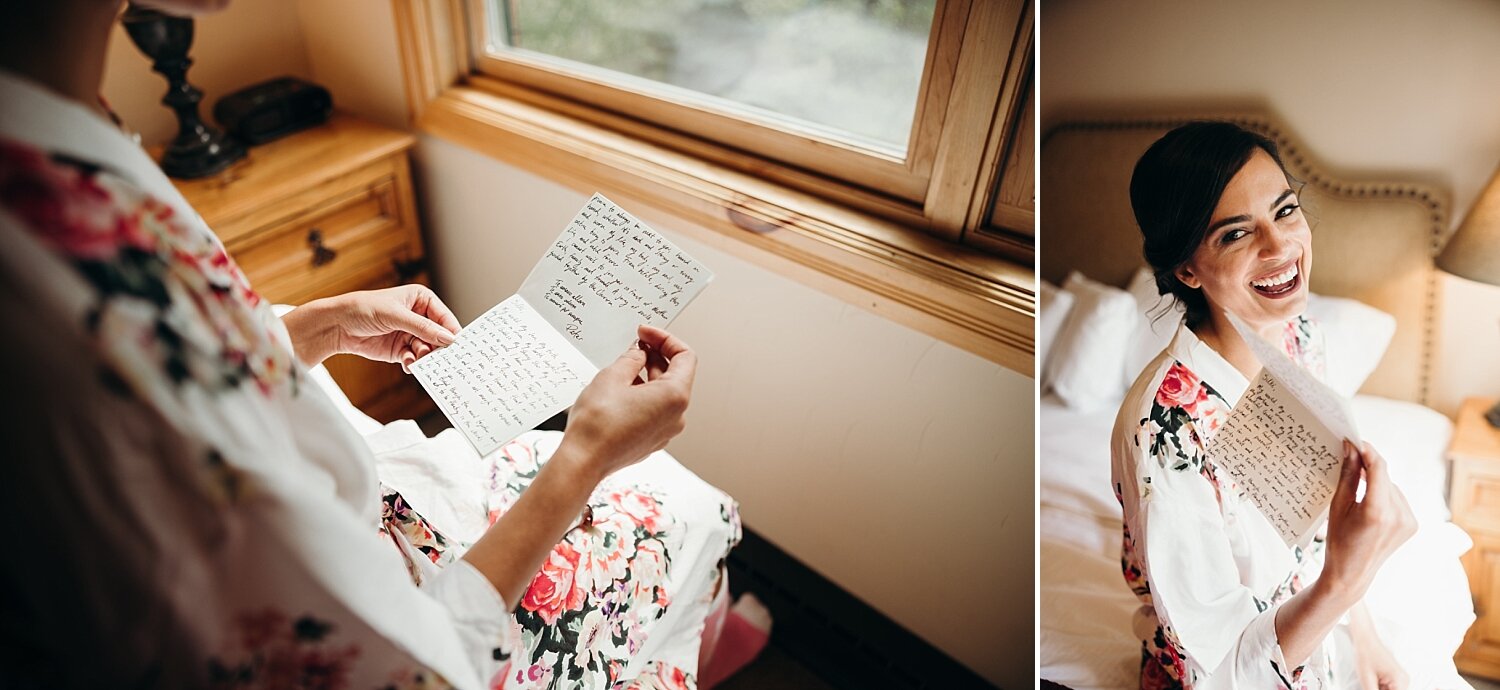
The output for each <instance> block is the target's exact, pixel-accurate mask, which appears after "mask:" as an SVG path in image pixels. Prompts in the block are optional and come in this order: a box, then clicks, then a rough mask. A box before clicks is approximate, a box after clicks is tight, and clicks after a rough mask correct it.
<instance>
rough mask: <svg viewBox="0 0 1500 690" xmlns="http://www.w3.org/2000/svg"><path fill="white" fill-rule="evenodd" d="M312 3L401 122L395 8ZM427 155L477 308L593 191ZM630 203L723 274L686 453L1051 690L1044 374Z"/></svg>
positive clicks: (766, 528) (928, 633) (506, 287)
mask: <svg viewBox="0 0 1500 690" xmlns="http://www.w3.org/2000/svg"><path fill="white" fill-rule="evenodd" d="M249 1H250V0H241V2H249ZM374 7H381V8H382V9H383V10H384V11H383V12H375V11H372V8H374ZM300 11H301V13H302V17H303V26H302V31H303V33H304V34H305V36H306V41H307V53H308V54H309V55H310V56H311V68H312V76H313V78H314V79H315V80H317V81H319V82H321V83H324V84H325V85H326V86H328V87H330V88H331V89H332V90H333V92H334V97H335V102H337V103H340V104H341V105H342V106H343V107H348V108H351V109H352V110H354V111H356V112H359V113H361V114H364V115H366V116H367V117H371V118H372V119H376V120H380V121H391V120H392V119H393V118H399V117H404V113H405V104H404V101H403V100H401V99H403V98H404V94H403V92H402V91H401V83H402V82H401V77H400V72H399V62H398V61H396V59H395V56H396V55H397V50H396V42H395V31H394V28H393V26H394V25H393V23H392V19H391V17H390V13H389V9H388V5H386V4H385V3H371V2H368V0H363V1H362V0H302V3H301V4H300ZM346 15H347V16H349V17H350V18H349V19H348V20H347V21H340V18H341V17H344V16H346ZM416 161H417V166H416V173H417V178H418V188H419V197H420V203H421V204H422V206H423V216H424V220H425V230H426V233H427V237H428V241H429V245H430V246H429V254H430V255H431V257H432V260H433V262H434V265H435V271H436V275H437V279H438V282H439V289H440V290H441V292H442V294H443V296H444V299H445V300H447V301H448V302H449V304H451V305H452V306H453V308H454V310H455V311H456V312H457V313H458V315H459V316H460V318H462V319H465V320H467V319H470V318H473V317H475V316H477V315H479V314H480V313H481V312H482V311H484V310H485V309H487V308H488V307H490V306H491V305H493V304H494V303H495V302H497V301H499V300H500V299H502V298H504V297H505V296H507V295H509V294H511V292H513V291H514V290H515V289H516V287H517V286H519V285H520V282H521V280H522V279H523V278H524V277H525V276H526V273H527V272H528V271H529V270H530V269H531V266H532V265H533V264H534V263H535V261H536V259H537V258H538V257H540V256H541V254H542V251H543V249H544V248H545V247H546V246H547V244H548V243H549V242H550V241H551V240H553V239H554V238H555V237H556V235H557V233H559V232H561V231H562V228H563V227H564V225H565V224H566V223H567V221H568V220H569V219H570V218H571V217H572V215H573V214H574V213H575V212H576V211H577V209H578V208H579V207H580V206H581V205H582V204H583V202H584V200H585V199H586V197H587V194H586V193H584V192H582V191H579V190H571V189H566V188H563V187H561V186H559V185H556V184H553V183H552V182H549V181H548V180H546V179H543V178H540V177H537V176H535V175H532V174H529V173H527V172H525V171H522V170H519V169H516V168H513V167H510V166H507V165H504V164H501V163H498V162H496V161H494V160H491V159H489V158H486V157H484V156H481V155H479V154H477V153H474V152H472V151H469V150H467V149H464V148H462V147H459V146H457V145H454V144H450V143H448V142H446V141H442V140H438V139H435V138H432V137H426V136H424V137H422V138H421V140H420V143H419V144H418V146H417V153H416ZM631 210H632V211H633V212H635V213H636V214H637V215H639V216H641V217H642V219H643V220H646V221H647V222H649V223H651V224H652V225H653V226H655V227H657V228H658V229H660V230H662V231H664V232H665V233H666V234H668V236H670V237H671V238H672V240H673V241H674V242H678V243H679V244H680V245H681V246H682V247H683V248H684V249H686V250H687V251H689V252H690V253H692V254H693V255H694V256H696V257H698V258H699V259H700V260H702V261H704V262H705V263H707V264H708V265H709V266H711V267H713V269H714V270H715V271H716V272H717V277H716V279H715V281H714V283H713V284H712V285H711V286H710V287H709V289H708V290H707V291H705V292H704V294H703V295H702V296H701V297H700V298H699V300H698V301H697V302H695V303H694V304H693V305H692V307H691V308H689V309H688V310H687V311H686V312H685V313H684V314H683V315H682V317H681V318H680V319H679V320H678V321H677V322H676V323H675V324H674V325H673V330H674V331H675V332H677V333H679V334H680V335H682V336H683V337H684V338H685V339H686V340H687V341H688V342H689V343H691V344H692V345H693V346H694V347H695V348H696V349H697V350H698V351H699V352H700V355H701V357H702V362H703V363H702V366H701V369H700V373H699V377H698V381H697V386H696V390H695V393H694V400H693V405H692V409H691V411H690V413H689V425H688V430H687V431H686V432H685V433H684V434H683V435H682V436H681V437H680V438H678V439H677V440H676V441H674V442H673V444H672V445H671V446H670V449H671V451H672V452H673V453H674V454H676V455H677V456H678V457H679V458H681V459H682V461H683V462H684V464H686V465H687V466H688V467H690V468H692V469H693V470H694V471H696V472H698V473H699V474H700V475H702V476H703V477H704V478H706V479H708V480H709V481H711V482H713V483H715V484H717V485H718V486H720V487H722V488H724V489H725V490H727V491H729V492H730V493H731V494H733V495H734V496H735V497H736V498H737V499H739V501H740V503H741V508H742V511H743V515H744V518H745V521H746V522H747V524H749V525H750V526H752V527H753V528H754V529H756V530H758V531H759V532H760V533H761V534H763V535H765V536H766V537H767V538H769V539H771V540H772V541H774V542H775V543H776V544H777V545H779V546H781V547H782V548H784V549H786V550H787V551H789V552H790V553H792V554H793V555H794V556H796V557H797V558H799V559H801V560H802V561H803V562H805V563H807V564H808V565H810V566H811V567H813V568H815V569H817V570H819V571H820V572H822V573H823V574H824V575H826V576H828V577H829V578H831V579H833V580H834V581H836V582H838V583H839V584H840V585H842V586H843V587H844V588H846V589H848V590H849V591H851V592H853V593H854V594H855V595H856V596H859V597H861V598H862V599H864V600H865V601H867V602H869V603H870V604H871V605H873V606H875V607H876V608H878V609H880V610H882V611H884V612H885V613H886V614H887V615H890V616H891V617H892V618H894V619H896V620H897V621H899V622H900V623H902V624H903V625H905V626H906V627H908V628H909V629H911V630H912V631H914V632H915V633H917V634H918V635H921V636H922V637H924V638H926V639H927V640H929V641H931V642H932V643H933V644H935V645H937V646H938V647H940V648H942V649H944V650H945V651H947V652H948V653H949V654H951V655H953V656H954V657H956V658H958V659H959V660H960V661H962V662H964V663H966V664H967V665H969V666H970V667H971V668H973V669H975V670H976V671H978V672H979V673H981V674H982V675H984V676H985V677H987V678H989V679H990V680H992V681H994V682H996V683H999V684H1001V685H1002V686H1004V687H1029V686H1032V685H1034V684H1035V670H1034V668H1035V666H1034V664H1035V660H1034V652H1033V649H1034V629H1035V628H1034V625H1035V624H1034V615H1033V614H1034V610H1035V604H1034V595H1033V592H1034V586H1033V573H1034V555H1033V554H1034V548H1035V547H1034V537H1033V535H1034V520H1033V515H1034V507H1033V506H1034V500H1035V499H1034V488H1033V487H1034V484H1035V480H1034V465H1033V460H1032V454H1033V440H1032V438H1033V426H1034V422H1033V420H1034V406H1033V403H1032V397H1033V387H1034V384H1033V381H1032V379H1031V378H1028V377H1026V376H1022V375H1019V374H1016V373H1014V372H1012V371H1009V370H1007V369H1005V368H1003V367H1001V366H999V365H997V364H994V363H991V362H988V361H985V360H983V359H980V358H978V357H976V356H974V355H971V354H969V353H967V352H964V351H962V350H959V349H956V348H954V347H951V346H949V345H947V344H945V343H942V342H938V341H936V340H934V339H933V338H930V337H928V336H925V335H923V334H921V333H918V332H916V331H913V330H910V329H908V328H905V327H903V326H900V325H897V324H895V323H892V322H889V321H885V320H883V319H881V318H879V317H876V316H874V315H872V314H870V313H867V312H865V311H862V310H860V309H857V308H854V307H850V306H849V305H846V304H844V303H842V302H839V301H838V300H835V299H833V298H830V297H828V296H827V295H825V294H823V293H820V292H818V291H815V290H812V289H809V288H807V287H805V286H803V285H802V284H800V283H797V282H794V281H792V280H788V279H787V278H784V277H782V276H781V275H780V274H778V273H775V272H772V271H768V270H766V269H764V268H761V267H759V266H758V265H756V264H754V263H752V262H750V261H746V260H745V259H744V258H741V257H740V256H737V255H736V251H743V249H737V248H738V243H737V242H736V241H734V240H729V239H724V238H722V236H720V235H716V234H713V233H711V232H710V231H708V230H706V229H703V228H699V227H694V226H693V225H691V224H689V223H687V222H684V221H682V220H679V219H676V218H671V217H666V216H663V215H660V214H656V213H653V212H652V211H651V210H649V209H642V208H633V209H631Z"/></svg>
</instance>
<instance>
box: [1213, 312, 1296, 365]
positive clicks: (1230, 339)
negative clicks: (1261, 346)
mask: <svg viewBox="0 0 1500 690" xmlns="http://www.w3.org/2000/svg"><path fill="white" fill-rule="evenodd" d="M1251 327H1252V328H1254V329H1255V331H1256V332H1257V333H1259V334H1260V337H1261V338H1263V339H1265V340H1267V341H1269V342H1273V343H1274V342H1276V341H1277V339H1278V337H1279V336H1280V328H1281V324H1277V323H1271V324H1252V325H1251ZM1191 329H1192V331H1193V334H1194V335H1196V336H1198V339H1199V340H1201V341H1203V344H1204V345H1207V346H1209V347H1210V348H1213V351H1214V352H1217V353H1219V356H1220V357H1223V358H1224V361H1226V362H1229V364H1230V365H1231V366H1233V367H1234V368H1235V369H1237V370H1239V372H1240V373H1241V374H1244V376H1245V378H1246V379H1247V380H1249V379H1253V378H1255V376H1256V374H1259V373H1260V366H1261V365H1260V360H1259V359H1256V357H1255V353H1254V352H1253V351H1251V350H1250V345H1249V344H1248V343H1246V342H1245V339H1244V338H1242V337H1240V332H1239V331H1237V330H1235V328H1234V324H1231V323H1229V317H1228V316H1226V315H1225V313H1224V312H1223V311H1222V310H1219V309H1212V310H1211V311H1210V312H1209V316H1208V318H1206V319H1204V320H1203V321H1201V322H1199V323H1198V324H1197V325H1195V326H1192V327H1191Z"/></svg>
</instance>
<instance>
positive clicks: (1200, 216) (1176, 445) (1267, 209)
mask: <svg viewBox="0 0 1500 690" xmlns="http://www.w3.org/2000/svg"><path fill="white" fill-rule="evenodd" d="M1130 197H1131V203H1132V207H1133V208H1134V211H1135V216H1136V221H1137V223H1138V224H1139V225H1140V229H1141V233H1142V234H1143V235H1144V239H1145V254H1146V258H1147V260H1148V261H1149V262H1150V264H1151V268H1152V270H1153V271H1154V273H1155V278H1156V286H1157V289H1158V290H1159V291H1160V292H1161V293H1162V294H1166V295H1172V296H1173V297H1175V298H1176V301H1177V302H1178V303H1180V304H1182V305H1183V308H1184V311H1185V314H1184V320H1183V324H1182V326H1181V327H1180V328H1179V329H1178V331H1177V333H1176V336H1175V337H1174V338H1173V340H1172V341H1171V343H1170V344H1169V345H1168V346H1167V348H1166V350H1165V351H1163V352H1162V353H1161V354H1160V355H1158V356H1157V358H1156V359H1155V360H1153V361H1152V362H1151V363H1150V364H1149V365H1147V366H1146V368H1145V370H1144V371H1143V372H1141V374H1140V376H1139V377H1138V378H1137V379H1136V381H1135V384H1134V385H1133V386H1132V387H1131V390H1130V391H1129V392H1128V393H1127V394H1126V396H1125V400H1124V403H1123V404H1122V405H1121V407H1120V413H1119V416H1118V417H1117V418H1116V421H1115V426H1114V433H1113V438H1112V439H1111V449H1112V466H1113V469H1112V477H1111V479H1112V483H1113V485H1114V489H1115V496H1116V498H1117V500H1118V501H1119V502H1120V505H1121V506H1122V508H1123V512H1124V526H1123V530H1124V533H1123V537H1124V539H1123V546H1122V553H1121V567H1122V568H1123V570H1124V574H1125V579H1126V581H1127V582H1128V583H1129V584H1130V586H1131V589H1132V590H1133V591H1134V592H1135V594H1136V596H1137V597H1138V598H1139V600H1140V603H1141V606H1140V607H1139V609H1138V610H1137V611H1136V613H1135V620H1134V625H1133V628H1134V630H1135V631H1136V634H1137V635H1139V636H1140V639H1141V655H1142V660H1141V686H1142V687H1143V688H1157V687H1193V686H1202V685H1207V684H1210V683H1215V684H1217V683H1228V684H1231V685H1240V684H1244V685H1246V686H1253V687H1282V686H1285V687H1291V688H1325V687H1353V686H1355V685H1357V684H1359V683H1360V682H1361V681H1365V683H1364V684H1365V687H1372V684H1373V683H1374V682H1376V681H1378V682H1379V684H1380V686H1381V687H1385V686H1388V685H1389V686H1393V687H1404V686H1405V684H1406V682H1407V680H1408V677H1409V673H1410V674H1416V675H1420V676H1421V677H1422V678H1423V679H1425V680H1426V681H1427V682H1430V681H1431V680H1432V679H1433V678H1436V677H1443V676H1447V677H1451V676H1452V674H1453V667H1452V660H1451V659H1447V658H1441V657H1440V658H1429V659H1424V660H1422V661H1421V664H1422V665H1421V666H1420V667H1413V666H1411V665H1410V664H1409V663H1408V665H1407V666H1405V667H1404V666H1403V665H1401V664H1398V663H1397V661H1396V658H1395V656H1394V655H1393V654H1392V652H1391V651H1390V649H1388V648H1387V646H1386V643H1385V642H1383V641H1382V639H1381V637H1380V636H1379V635H1378V634H1376V632H1375V628H1374V625H1373V623H1372V620H1371V617H1370V614H1369V613H1368V611H1367V610H1366V608H1365V605H1364V603H1363V599H1364V596H1365V593H1366V591H1367V590H1368V589H1369V587H1370V585H1371V582H1372V581H1373V580H1374V578H1375V576H1376V574H1377V573H1378V572H1379V571H1380V570H1381V567H1382V566H1383V565H1384V563H1385V561H1386V559H1387V558H1388V557H1389V556H1390V555H1391V554H1392V553H1393V552H1394V551H1395V550H1396V548H1397V547H1399V546H1401V544H1402V543H1404V542H1405V541H1406V540H1407V539H1409V538H1410V537H1411V536H1412V535H1413V534H1414V533H1415V531H1416V520H1415V518H1414V517H1413V514H1412V510H1411V508H1410V507H1409V506H1408V504H1407V502H1406V499H1405V497H1404V496H1403V494H1402V492H1401V490H1400V489H1398V488H1397V487H1396V486H1395V485H1394V484H1393V483H1392V481H1391V479H1390V475H1389V470H1388V467H1387V463H1386V461H1385V459H1384V458H1382V457H1381V456H1380V454H1379V453H1377V452H1376V451H1375V449H1374V448H1372V447H1370V446H1369V445H1368V444H1366V445H1364V446H1363V447H1360V448H1356V447H1354V446H1352V445H1350V444H1348V443H1346V444H1345V450H1344V461H1343V466H1342V472H1341V475H1340V479H1339V485H1338V486H1339V488H1338V491H1337V492H1336V493H1335V494H1334V497H1333V502H1332V507H1331V509H1330V515H1329V519H1328V523H1327V527H1326V529H1325V530H1323V531H1322V532H1321V533H1320V534H1318V535H1317V536H1315V537H1314V538H1313V539H1312V541H1311V543H1309V544H1308V545H1306V547H1305V548H1304V547H1303V546H1291V547H1289V546H1288V545H1287V544H1286V543H1285V542H1284V541H1282V539H1281V538H1280V537H1279V536H1278V534H1277V533H1276V532H1275V530H1274V529H1273V528H1272V527H1271V524H1270V523H1269V522H1267V521H1266V519H1264V517H1263V516H1262V515H1261V514H1260V513H1259V512H1258V511H1257V509H1256V507H1255V505H1254V504H1253V502H1252V501H1251V500H1250V499H1249V498H1248V497H1247V494H1246V492H1245V491H1244V490H1243V488H1242V487H1241V486H1240V485H1239V484H1238V482H1237V481H1236V478H1235V477H1234V476H1231V473H1230V472H1228V471H1226V470H1224V469H1223V466H1224V461H1223V460H1222V459H1219V460H1216V459H1215V458H1211V457H1210V456H1209V452H1208V446H1209V442H1210V440H1211V439H1212V438H1213V437H1214V435H1215V434H1216V433H1217V432H1218V431H1219V429H1220V427H1222V426H1223V425H1224V423H1225V421H1226V420H1227V419H1228V418H1229V415H1230V410H1231V408H1232V407H1233V405H1234V403H1235V401H1236V400H1238V399H1239V398H1240V397H1241V396H1242V395H1244V393H1245V391H1246V390H1247V387H1248V386H1249V381H1250V380H1251V379H1252V378H1253V377H1255V376H1256V374H1257V373H1258V372H1259V370H1260V362H1259V361H1258V360H1257V358H1256V356H1255V355H1254V354H1253V352H1251V350H1250V348H1249V346H1248V344H1247V343H1246V342H1245V341H1244V339H1243V338H1242V337H1241V336H1240V335H1239V332H1238V331H1237V330H1236V329H1235V328H1234V327H1233V326H1232V325H1231V324H1230V322H1229V317H1230V316H1231V315H1232V316H1234V317H1237V318H1239V319H1241V320H1242V321H1244V322H1245V323H1247V324H1248V325H1249V326H1250V328H1252V329H1254V330H1255V331H1257V332H1258V333H1259V334H1260V335H1261V336H1262V337H1264V338H1266V339H1268V340H1269V341H1270V342H1273V343H1278V344H1280V345H1281V346H1282V348H1283V349H1284V350H1285V351H1286V353H1287V355H1288V356H1290V357H1291V358H1292V359H1294V360H1295V361H1297V362H1298V363H1299V364H1301V365H1302V366H1303V367H1304V368H1306V369H1308V370H1310V371H1312V372H1314V373H1315V374H1319V375H1321V373H1322V371H1323V370H1324V345H1323V336H1322V333H1321V332H1320V331H1319V329H1318V326H1317V324H1316V323H1315V322H1314V321H1313V320H1311V319H1309V318H1307V317H1306V316H1304V315H1303V312H1304V311H1305V309H1306V306H1307V301H1308V290H1307V287H1306V286H1307V281H1308V279H1309V278H1310V275H1311V273H1310V272H1311V269H1312V255H1313V252H1312V232H1311V229H1310V228H1309V226H1308V222H1307V218H1306V217H1305V216H1304V215H1303V213H1302V212H1301V209H1300V206H1299V205H1298V202H1297V192H1296V185H1295V183H1294V182H1293V181H1292V180H1291V179H1289V176H1288V175H1287V173H1286V171H1285V168H1284V167H1283V165H1282V162H1281V157H1280V153H1279V151H1278V149H1277V147H1276V145H1275V144H1274V143H1273V142H1272V141H1271V140H1269V139H1267V138H1265V137H1262V136H1260V135H1258V134H1255V133H1252V132H1249V131H1247V130H1245V129H1242V128H1240V127H1239V126H1237V125H1234V124H1230V123H1225V122H1194V123H1189V124H1186V125H1183V126H1181V127H1178V128H1177V129H1174V130H1172V131H1171V132H1168V133H1167V134H1166V135H1165V136H1163V137H1162V138H1161V139H1159V140H1158V141H1157V142H1156V143H1154V144H1153V145H1152V146H1151V147H1150V148H1149V149H1147V151H1146V153H1145V154H1144V155H1142V156H1141V158H1140V160H1139V161H1138V162H1137V164H1136V166H1135V172H1134V175H1133V176H1132V178H1131V184H1130ZM1215 452H1216V453H1219V452H1235V451H1234V450H1232V449H1231V450H1223V449H1219V450H1216V451H1215ZM1361 478H1363V480H1364V481H1365V493H1364V497H1363V500H1362V501H1359V502H1355V487H1356V486H1357V485H1358V483H1359V481H1360V479H1361ZM1346 616H1347V618H1346ZM1341 620H1347V623H1341ZM1445 632H1451V631H1445ZM1341 649H1342V650H1345V651H1344V652H1342V653H1341V651H1340V650H1341ZM1348 650H1352V651H1353V654H1349V653H1347V651H1348ZM1407 661H1408V662H1410V660H1409V659H1408V660H1407Z"/></svg>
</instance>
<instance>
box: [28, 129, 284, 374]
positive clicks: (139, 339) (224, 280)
mask: <svg viewBox="0 0 1500 690" xmlns="http://www.w3.org/2000/svg"><path fill="white" fill-rule="evenodd" d="M0 214H3V218H0V220H4V221H5V223H4V225H5V226H6V227H7V228H9V230H8V231H7V232H8V233H14V235H15V236H14V237H12V238H10V239H11V240H12V241H13V242H12V246H13V248H14V249H15V250H16V251H19V250H20V247H19V246H17V245H16V244H15V243H16V242H20V243H24V244H26V245H28V246H30V247H35V248H38V249H39V251H38V252H36V253H35V254H34V256H33V259H34V260H30V261H25V262H22V261H19V260H18V261H17V262H16V265H15V266H13V268H14V269H15V271H16V273H17V275H16V276H14V278H15V280H17V281H20V282H24V283H26V284H28V285H29V286H30V289H31V290H32V291H34V292H37V293H38V294H47V295H51V296H53V297H54V298H55V299H54V300H53V301H55V302H57V303H58V304H59V305H62V304H67V305H70V306H72V307H76V309H69V311H79V312H81V313H80V314H79V315H78V317H77V318H75V319H74V321H75V326H76V327H77V328H79V329H80V331H81V332H82V333H83V334H84V337H85V338H87V339H88V340H90V341H92V342H94V343H96V345H97V348H98V349H99V351H100V354H101V355H103V357H104V359H105V360H106V361H107V362H108V363H109V364H110V366H111V368H114V369H118V370H120V371H118V372H117V373H119V374H120V375H121V377H122V378H123V379H124V380H126V381H131V382H134V383H135V384H137V386H136V387H137V389H138V390H137V391H136V392H137V393H140V394H146V396H145V397H151V396H150V393H158V392H161V391H162V390H163V388H166V389H170V388H176V387H178V386H181V385H182V384H184V383H187V382H190V381H191V382H195V383H197V384H198V385H199V386H201V387H203V388H206V389H209V390H211V391H212V390H223V389H232V388H238V387H239V386H240V384H241V383H242V382H253V383H254V385H255V387H257V388H259V389H261V391H263V392H265V393H269V392H270V391H271V390H272V389H273V388H280V387H282V386H284V385H287V386H290V385H292V382H291V379H292V378H294V376H295V374H296V369H295V368H294V366H293V364H294V363H293V362H292V359H291V351H290V349H289V342H287V341H286V336H285V331H284V329H282V328H281V324H280V320H279V319H277V318H275V315H274V314H272V313H271V310H270V305H269V304H266V303H264V302H263V301H262V300H261V299H260V297H259V296H258V295H257V294H256V293H255V292H254V291H253V290H251V289H250V286H249V283H248V282H247V281H246V279H245V277H244V275H243V274H242V273H241V272H240V270H239V268H238V267H237V266H236V265H235V264H234V262H233V261H232V260H230V258H229V256H228V255H227V254H225V252H224V248H223V246H222V245H221V244H220V243H219V242H218V239H217V238H216V237H215V236H214V235H213V233H212V232H210V231H209V230H208V229H207V228H206V227H203V225H202V221H201V220H199V219H198V218H197V217H187V216H185V215H184V214H182V213H179V212H178V211H176V210H175V208H174V207H173V206H172V205H171V204H169V203H167V202H165V201H163V200H161V199H158V198H156V197H154V196H153V195H151V194H149V193H147V192H145V191H143V190H142V189H141V188H139V187H138V186H136V185H134V184H133V183H131V182H130V181H129V180H128V179H126V178H124V177H122V176H120V175H117V174H114V173H113V172H111V170H110V169H109V168H107V167H104V166H101V165H98V164H95V163H92V162H89V161H83V160H78V159H75V158H70V157H66V156H61V155H58V154H55V153H52V152H49V151H46V150H44V149H41V148H38V147H36V146H34V145H32V144H29V143H25V142H19V141H15V140H11V139H5V138H0ZM156 383H160V384H162V385H161V386H156V385H148V384H156ZM141 388H151V389H155V390H153V391H147V390H141Z"/></svg>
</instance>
